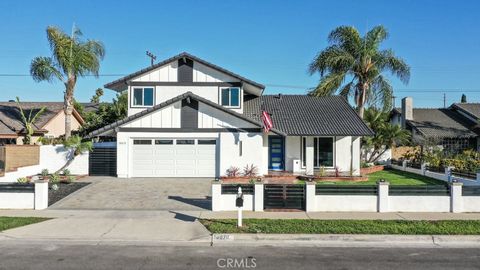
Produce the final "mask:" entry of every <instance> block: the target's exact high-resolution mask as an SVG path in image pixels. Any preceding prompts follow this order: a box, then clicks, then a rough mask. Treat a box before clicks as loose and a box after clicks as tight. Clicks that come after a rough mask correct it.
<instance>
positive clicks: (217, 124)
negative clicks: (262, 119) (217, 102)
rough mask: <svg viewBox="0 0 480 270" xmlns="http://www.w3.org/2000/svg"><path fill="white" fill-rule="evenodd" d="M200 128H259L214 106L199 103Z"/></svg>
mask: <svg viewBox="0 0 480 270" xmlns="http://www.w3.org/2000/svg"><path fill="white" fill-rule="evenodd" d="M198 127H199V128H258V126H257V125H254V124H252V123H250V122H247V121H245V120H242V119H240V118H238V117H236V116H233V115H230V114H227V113H225V112H223V111H221V110H219V109H217V108H213V107H212V106H209V105H206V104H203V103H199V105H198Z"/></svg>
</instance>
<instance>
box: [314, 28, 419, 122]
mask: <svg viewBox="0 0 480 270" xmlns="http://www.w3.org/2000/svg"><path fill="white" fill-rule="evenodd" d="M387 37H388V33H387V30H386V29H385V28H384V27H383V26H376V27H374V28H373V29H372V30H370V31H369V32H368V33H367V34H366V35H365V36H364V37H361V36H360V34H359V32H358V31H357V29H355V28H354V27H351V26H340V27H338V28H336V29H335V30H333V31H332V32H331V33H330V35H329V37H328V40H329V42H330V46H329V47H327V48H326V49H324V50H323V51H321V52H320V53H319V54H318V55H317V56H316V57H315V59H314V60H313V61H312V63H311V64H310V67H309V72H310V75H313V74H314V73H316V72H319V73H320V76H321V78H320V82H319V84H318V86H317V87H316V88H315V89H313V90H312V91H311V92H310V95H313V96H328V95H332V94H335V93H336V92H337V91H338V93H339V94H340V95H342V96H344V97H346V98H348V97H349V96H353V97H354V101H355V105H356V107H357V111H358V114H359V115H360V117H361V118H363V114H364V110H365V105H366V104H367V103H368V102H369V101H373V100H379V101H380V103H381V104H383V105H384V108H389V107H391V102H392V96H393V87H392V85H391V84H390V82H389V81H388V79H387V78H386V77H385V76H384V75H383V73H384V72H385V71H390V72H391V73H392V74H393V75H394V76H396V77H398V78H399V79H400V80H401V81H402V82H403V83H405V84H406V83H408V81H409V78H410V67H409V66H408V65H407V64H406V63H405V61H404V60H402V59H401V58H398V57H397V56H395V54H394V52H393V51H392V50H391V49H386V50H381V49H380V48H379V47H380V44H381V43H382V42H383V41H384V40H385V39H386V38H387ZM345 81H347V83H346V84H344V83H345Z"/></svg>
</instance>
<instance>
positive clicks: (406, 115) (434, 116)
mask: <svg viewBox="0 0 480 270" xmlns="http://www.w3.org/2000/svg"><path fill="white" fill-rule="evenodd" d="M479 115H480V103H455V104H453V105H452V106H450V107H448V108H414V107H413V99H412V98H411V97H406V98H404V99H402V107H401V108H395V109H393V110H392V113H391V118H390V121H391V123H393V124H398V125H401V126H402V127H404V128H405V129H407V130H410V131H411V132H412V138H413V141H414V142H419V143H423V142H427V143H428V144H434V145H438V146H441V147H442V148H443V149H444V150H445V151H446V152H458V151H462V150H464V149H479V134H480V133H479V132H478V119H479Z"/></svg>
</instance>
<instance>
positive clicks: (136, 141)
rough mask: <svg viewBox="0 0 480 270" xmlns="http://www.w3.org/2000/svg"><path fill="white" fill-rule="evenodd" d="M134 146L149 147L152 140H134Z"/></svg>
mask: <svg viewBox="0 0 480 270" xmlns="http://www.w3.org/2000/svg"><path fill="white" fill-rule="evenodd" d="M133 144H139V145H149V144H152V140H133Z"/></svg>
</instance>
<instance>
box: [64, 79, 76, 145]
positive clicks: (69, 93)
mask: <svg viewBox="0 0 480 270" xmlns="http://www.w3.org/2000/svg"><path fill="white" fill-rule="evenodd" d="M75 82H76V78H75V77H73V76H71V77H69V79H68V81H67V83H66V84H65V88H66V89H65V95H64V111H65V139H66V138H68V137H70V136H71V135H72V114H73V89H74V88H75Z"/></svg>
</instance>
